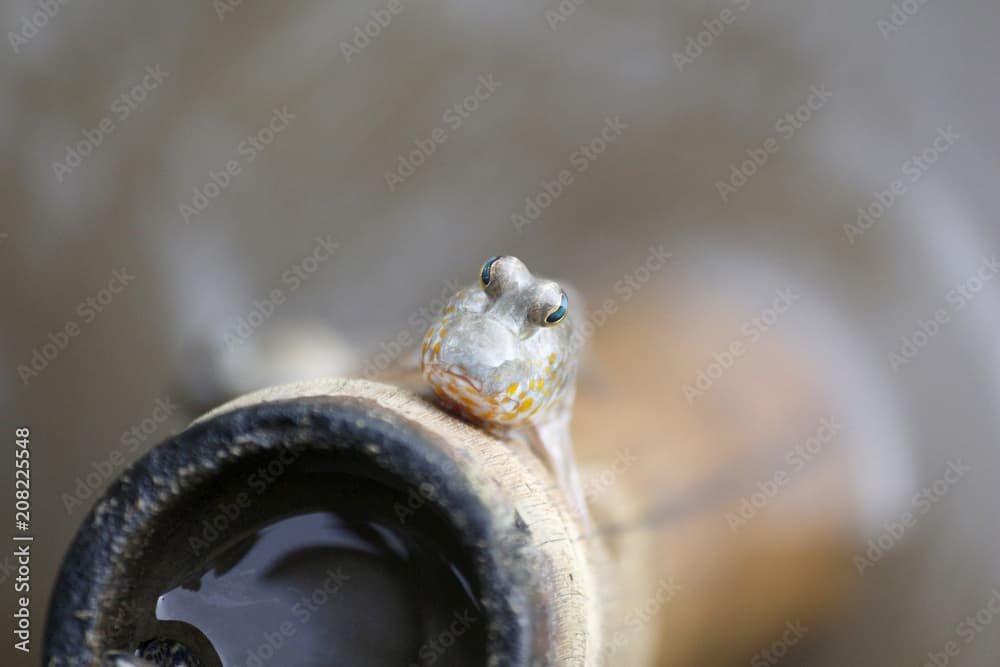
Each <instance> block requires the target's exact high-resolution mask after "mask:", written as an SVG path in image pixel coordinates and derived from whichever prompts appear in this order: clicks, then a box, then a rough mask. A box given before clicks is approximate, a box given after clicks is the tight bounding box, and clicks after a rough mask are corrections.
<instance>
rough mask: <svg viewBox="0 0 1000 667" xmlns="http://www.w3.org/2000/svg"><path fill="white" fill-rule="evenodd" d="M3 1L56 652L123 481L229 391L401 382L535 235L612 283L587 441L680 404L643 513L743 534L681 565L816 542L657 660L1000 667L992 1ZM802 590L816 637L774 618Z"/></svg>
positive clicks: (739, 591) (20, 341) (16, 280)
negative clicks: (72, 560) (426, 332)
mask: <svg viewBox="0 0 1000 667" xmlns="http://www.w3.org/2000/svg"><path fill="white" fill-rule="evenodd" d="M0 17H2V23H3V26H4V34H5V35H6V36H7V42H8V43H7V44H6V45H5V47H4V48H5V56H4V57H3V58H2V59H0V90H2V94H0V142H2V143H0V145H2V152H3V155H4V160H3V161H2V163H0V170H2V175H3V181H4V187H3V195H2V197H3V202H2V212H3V216H2V221H0V276H2V280H3V284H4V285H6V286H7V289H6V295H7V303H8V306H7V308H6V309H5V315H4V326H3V327H2V328H0V337H2V338H0V357H2V360H3V364H4V368H5V369H6V371H5V373H4V374H3V375H2V376H0V396H2V399H3V400H2V407H0V410H2V415H3V423H4V425H5V427H4V432H5V434H7V435H6V436H5V437H6V438H7V441H8V443H9V444H8V447H10V448H13V444H12V440H13V435H12V433H13V430H14V428H15V427H18V426H29V427H30V428H31V432H32V445H31V446H32V450H33V456H34V458H33V468H32V471H33V473H34V479H33V481H34V485H33V502H34V508H33V530H34V532H35V535H36V542H35V553H36V556H35V560H34V562H33V568H34V569H33V573H32V576H33V582H32V585H33V589H32V594H33V597H32V600H33V603H32V604H33V605H34V607H33V608H34V613H35V622H36V634H35V636H34V641H35V642H36V647H37V650H40V645H39V644H38V643H39V642H40V639H41V634H40V631H41V627H42V625H41V624H42V622H43V621H44V606H45V604H46V602H47V599H48V596H49V595H50V593H51V585H52V584H51V582H52V580H53V578H54V576H55V573H56V570H57V568H58V564H59V560H60V558H61V556H62V554H63V552H64V550H65V549H66V547H67V545H68V544H69V541H70V540H71V538H72V535H73V533H74V531H75V530H76V528H77V526H78V525H79V523H80V521H82V519H83V517H84V516H85V515H86V512H87V511H88V509H89V508H90V506H91V505H92V503H93V502H94V499H95V498H96V497H97V496H98V495H99V493H100V491H101V490H102V489H103V488H104V487H105V486H106V485H107V484H108V482H109V481H110V480H111V479H112V477H113V475H116V474H117V473H118V472H119V471H120V470H121V468H122V467H123V466H124V465H126V464H127V463H128V462H130V461H132V460H134V459H135V458H136V457H138V456H140V455H141V454H142V453H143V452H145V451H147V450H148V449H149V448H150V447H152V446H153V445H155V443H156V442H159V441H161V440H163V439H164V438H166V437H168V436H169V435H170V434H172V433H174V432H176V431H177V430H179V429H180V428H183V426H184V424H185V423H186V422H187V421H188V420H190V419H191V418H192V417H193V416H195V415H196V414H198V413H199V412H200V411H202V410H204V409H206V408H208V407H211V405H213V404H215V403H217V402H219V401H221V400H224V399H226V398H228V397H230V396H231V395H233V394H234V393H239V392H242V391H244V390H249V389H252V388H256V387H259V386H263V385H267V384H271V383H274V382H278V381H285V380H288V379H294V378H300V377H304V376H306V375H310V374H326V373H332V374H345V373H349V374H355V375H367V376H374V375H376V374H377V373H378V372H379V371H381V370H384V369H385V368H387V367H389V366H391V365H393V364H394V363H396V362H398V361H400V360H405V358H406V356H407V352H408V351H411V350H412V349H413V348H414V347H416V346H417V345H418V344H419V339H420V337H421V336H422V334H423V329H424V327H425V326H426V323H427V322H428V321H429V319H428V318H430V317H431V316H432V315H430V313H432V312H433V311H434V309H435V308H440V303H441V299H442V298H445V297H446V296H447V295H449V294H450V293H451V292H453V291H454V289H455V286H456V285H464V284H465V283H469V282H472V281H474V280H475V277H476V272H477V271H478V269H479V267H480V265H481V263H482V261H483V260H484V259H485V258H487V257H489V256H491V255H496V254H514V255H517V256H519V257H521V258H522V259H523V260H525V262H526V263H527V264H528V265H529V267H531V268H532V270H534V271H536V272H538V273H541V274H544V275H548V276H552V277H555V278H559V279H562V280H565V281H567V282H571V283H573V284H574V285H576V286H577V287H578V288H579V289H580V290H581V291H582V293H583V294H584V295H586V297H587V300H588V306H589V307H590V321H591V323H592V325H593V326H592V328H593V330H594V333H593V340H594V347H595V349H596V350H597V352H596V353H595V355H594V358H595V359H596V360H597V361H595V362H593V363H592V364H591V365H590V366H589V367H588V370H586V371H585V373H584V375H583V376H581V381H580V384H581V386H580V395H581V398H580V400H581V408H580V410H578V414H582V415H583V416H582V417H580V419H581V420H582V423H591V422H593V423H598V424H603V425H604V428H605V429H606V430H607V431H608V433H609V435H608V437H609V438H610V437H614V433H615V429H616V428H618V426H620V424H621V421H620V420H622V419H624V418H625V417H624V415H625V414H630V413H627V410H629V408H630V407H631V408H635V406H637V405H641V406H644V407H643V409H642V410H639V411H638V418H639V419H642V418H643V417H644V416H649V415H651V414H653V413H656V414H657V415H658V416H657V420H660V419H661V417H662V416H663V415H670V417H671V418H670V419H662V421H657V422H656V425H655V428H654V427H650V429H649V430H648V431H647V432H646V434H647V435H646V436H643V437H646V438H647V442H646V445H647V446H649V447H654V448H656V449H657V451H658V452H660V455H661V456H662V461H663V463H662V465H661V466H659V467H656V468H655V469H654V470H653V471H652V473H651V472H650V470H646V471H645V472H644V473H643V474H647V475H649V474H662V475H663V476H670V475H673V476H674V477H672V478H671V479H675V481H676V477H677V475H678V474H679V473H678V471H679V470H683V471H687V473H686V481H684V482H683V483H682V482H681V481H676V485H672V484H673V483H672V484H666V485H661V486H660V487H655V485H651V486H650V487H649V488H660V489H661V492H658V493H648V494H646V496H645V500H646V501H648V505H647V506H646V507H645V508H644V510H643V513H642V516H646V517H647V518H648V520H649V522H652V523H651V524H650V525H655V527H656V530H662V531H670V530H672V529H673V528H672V527H673V526H676V525H677V524H678V521H680V520H681V519H678V516H680V517H683V516H684V514H685V513H696V512H700V513H701V514H702V515H703V516H705V517H708V518H707V519H706V520H707V521H709V522H711V523H712V525H713V526H714V528H713V530H716V531H717V534H718V535H720V536H722V537H721V538H720V539H717V540H714V541H712V542H711V546H710V547H708V546H706V545H705V543H702V542H700V541H689V542H687V544H690V545H694V546H691V551H690V555H691V559H690V563H689V564H688V565H687V566H686V567H690V568H692V571H694V570H697V567H696V563H697V562H698V561H702V562H704V560H705V559H708V560H712V559H713V558H717V557H719V556H718V555H719V554H721V553H729V552H731V550H732V549H733V548H735V547H733V546H732V544H731V543H732V542H735V541H738V542H739V543H740V544H741V545H744V546H745V544H747V541H748V540H749V541H752V540H766V543H767V545H768V549H767V550H765V551H763V552H760V553H764V554H766V555H764V556H760V555H759V554H758V555H756V556H747V558H746V559H741V563H742V564H743V567H747V565H746V564H747V563H751V564H752V568H756V567H759V568H761V569H762V570H763V571H766V572H769V573H771V574H772V575H774V573H775V568H776V565H775V564H776V563H783V564H784V563H786V562H787V560H782V559H783V558H785V557H786V556H787V554H789V553H792V554H797V555H795V556H794V557H793V558H792V560H794V562H795V564H796V565H797V566H800V567H801V568H802V572H803V574H802V575H801V576H797V577H794V578H792V576H791V575H787V577H785V578H782V577H781V576H772V578H769V579H768V578H765V580H766V581H768V582H769V583H768V589H767V590H765V591H764V592H760V591H756V592H748V590H747V589H746V588H744V587H743V585H744V584H745V583H746V582H747V581H751V582H752V581H754V580H755V575H754V570H753V569H752V568H751V569H750V570H734V571H737V573H738V574H736V575H732V576H730V577H729V578H726V579H724V581H725V586H722V587H721V588H720V587H718V586H716V589H715V592H714V595H713V597H711V598H710V599H709V602H705V599H704V598H701V599H700V604H702V605H707V610H706V611H704V613H701V612H699V613H698V614H694V612H692V613H691V614H689V615H688V617H687V618H688V623H689V625H690V627H697V628H698V631H697V632H695V631H692V632H691V633H687V634H686V635H685V636H688V639H686V640H684V641H686V642H688V643H693V644H694V645H693V646H689V647H687V648H685V650H684V653H683V656H684V657H683V659H684V660H686V661H687V662H685V663H682V662H679V661H680V660H681V658H676V659H675V658H671V657H669V656H668V657H664V658H663V660H664V662H663V663H662V664H720V665H721V664H746V663H751V664H753V665H755V666H756V665H762V664H777V661H778V660H779V659H780V660H781V661H782V662H783V663H784V664H789V665H791V664H804V665H820V666H822V665H839V664H853V665H885V664H900V665H902V664H912V665H920V664H939V665H943V664H952V665H954V664H958V665H988V664H995V658H996V655H997V654H998V652H1000V639H998V637H1000V633H998V632H997V628H996V627H993V628H991V627H990V623H991V622H992V621H993V616H994V614H995V613H996V612H995V611H988V612H984V611H983V610H989V605H990V604H991V599H992V600H993V601H994V602H993V604H994V608H995V609H1000V607H997V606H996V599H997V598H996V592H995V591H996V590H1000V588H998V587H1000V534H998V530H997V523H996V518H995V508H996V506H997V503H998V502H1000V495H998V494H1000V490H998V487H997V484H996V479H997V474H998V472H1000V471H998V464H1000V450H998V443H997V439H996V436H997V433H998V432H1000V429H998V424H997V421H998V415H1000V411H998V410H997V407H998V400H1000V346H998V342H1000V336H998V333H1000V280H997V278H998V275H997V274H998V271H1000V265H998V264H997V254H996V253H997V250H998V247H1000V225H998V222H997V214H998V212H1000V206H998V199H997V179H998V176H1000V163H998V160H997V149H998V146H1000V133H998V132H997V130H996V128H995V127H994V125H995V123H996V118H997V102H998V99H997V90H998V84H1000V70H998V69H997V67H996V63H997V60H998V58H1000V44H998V42H997V40H996V38H995V37H996V30H997V28H998V27H1000V6H998V5H997V4H996V3H994V2H989V1H988V0H963V2H957V3H935V2H929V3H922V2H918V1H917V0H905V1H902V2H895V3H890V2H887V1H884V0H883V1H879V2H874V3H871V2H858V1H850V2H840V3H819V2H805V3H801V2H800V3H794V2H788V1H787V0H786V1H785V2H778V3H773V2H768V3H764V2H760V1H759V0H735V1H733V2H711V3H694V2H670V3H657V2H646V1H632V0H625V1H622V2H616V3H607V2H605V3H600V2H594V1H593V0H561V2H557V0H547V1H546V2H543V3H521V2H513V3H487V2H481V1H477V0H466V1H465V2H446V3H445V2H442V3H430V4H427V3H411V2H410V1H409V0H391V1H388V2H387V1H382V0H376V1H374V2H356V1H346V2H336V3H315V2H302V1H296V2H289V3H280V4H273V3H272V4H266V3H258V2H249V1H242V0H215V1H214V2H210V1H209V0H202V1H201V2H183V1H182V2H172V3H166V4H164V5H147V6H142V7H136V6H134V5H132V4H130V3H125V2H116V1H112V2H101V3H97V2H91V1H88V0H73V1H72V2H59V1H56V0H53V2H52V3H51V4H46V3H44V2H35V1H31V0H12V1H10V2H7V3H4V4H3V6H2V8H0ZM991 119H992V120H991ZM608 304H610V306H609V305H608ZM636 387H642V388H643V391H642V392H641V401H642V402H641V403H637V402H636V401H639V400H640V398H635V400H633V398H632V397H633V394H630V393H629V392H630V391H632V392H634V391H635V390H636ZM609 405H611V406H614V409H606V410H603V411H602V412H598V411H599V410H601V409H602V408H601V406H609ZM630 418H631V417H630ZM822 419H827V420H833V422H832V423H833V424H834V426H833V428H832V429H831V428H829V423H830V422H827V427H826V430H824V427H823V423H824V422H822V421H821V420H822ZM796 447H799V449H798V450H796ZM802 448H805V451H806V452H807V453H808V456H805V455H803V449H802ZM584 450H585V451H586V452H587V453H588V454H587V456H581V458H584V459H589V460H591V461H593V462H596V463H597V464H600V463H601V462H602V461H612V460H614V458H615V452H614V451H613V450H612V449H608V448H605V449H602V446H601V443H599V442H598V443H591V444H590V445H588V446H587V447H585V448H584ZM743 450H752V451H761V452H765V451H770V452H775V457H776V458H774V459H769V460H771V461H772V462H771V464H766V463H765V464H762V466H760V467H748V466H745V465H743V463H742V462H743V459H742V458H740V457H739V456H737V455H736V453H737V452H741V451H743ZM793 452H797V453H796V454H793ZM820 454H822V456H820ZM829 454H832V455H830V456H828V455H829ZM9 456H10V458H8V455H5V457H4V463H3V465H4V469H5V470H9V469H10V468H8V461H13V454H9ZM765 458H766V457H765ZM585 463H586V461H585ZM599 467H600V466H599V465H598V468H599ZM801 470H806V471H807V473H808V475H800V474H799V471H801ZM692 471H695V472H692ZM636 472H637V471H632V473H636ZM632 473H630V474H632ZM814 473H815V475H817V476H818V477H819V478H821V479H818V478H817V477H813V475H814ZM782 474H783V475H784V476H781V477H776V475H782ZM4 477H5V478H4V480H3V483H2V484H3V488H4V489H5V491H4V497H11V493H12V491H11V489H12V480H11V479H10V478H11V477H12V475H10V474H7V475H5V476H4ZM786 477H787V478H790V481H789V480H788V479H786ZM599 479H600V478H599V477H598V480H599ZM625 479H626V481H627V480H628V479H631V478H629V477H627V476H626V477H625ZM720 479H721V480H723V481H724V482H725V483H724V484H723V485H722V486H723V490H722V491H721V492H719V491H718V490H716V491H712V492H710V493H703V492H702V491H699V489H704V488H708V487H707V486H706V484H707V485H709V486H711V484H712V480H716V481H718V480H720ZM782 480H784V481H782ZM637 483H638V482H637ZM593 488H594V489H597V491H600V488H601V487H599V486H598V487H593ZM643 488H646V487H643ZM673 490H676V491H677V493H676V494H674V495H671V493H672V491H673ZM597 491H595V493H596V492H597ZM720 493H721V494H722V495H721V496H720ZM755 494H756V495H755ZM720 498H721V500H720ZM679 499H685V500H683V501H682V500H679ZM744 501H746V502H744ZM664 508H666V509H664ZM741 512H742V513H741ZM740 521H744V522H747V525H754V526H760V527H763V526H765V525H767V526H769V528H768V529H767V530H764V529H763V528H761V529H760V530H759V531H758V532H757V533H756V534H755V533H753V532H752V531H751V532H747V531H744V530H743V524H741V523H740ZM681 550H683V548H681ZM739 553H743V552H739ZM754 553H757V552H754ZM816 554H820V555H816ZM755 558H756V559H758V560H754V559H755ZM683 567H685V566H684V565H683V564H680V563H679V564H678V568H680V569H679V570H678V572H679V573H680V574H683V572H682V569H683ZM778 569H780V570H784V571H786V572H787V571H790V570H785V565H781V567H780V568H778ZM679 576H680V575H679ZM0 578H3V579H5V580H6V581H7V583H5V585H4V591H5V592H4V594H3V595H4V599H11V600H12V599H13V593H12V592H11V590H10V586H9V584H10V572H9V566H8V568H5V569H4V570H3V571H2V572H0ZM681 578H682V579H683V577H681ZM716 583H718V582H716ZM653 588H655V586H654V585H653V584H651V589H653ZM689 590H695V591H697V590H699V586H698V585H696V584H690V586H689ZM772 597H774V598H778V597H780V598H781V599H782V600H783V602H782V603H781V606H780V613H776V614H771V615H772V616H775V618H778V619H779V620H780V621H781V622H777V623H770V622H768V623H766V624H764V625H763V627H762V628H761V630H760V632H758V633H750V634H747V633H746V632H745V626H754V624H755V620H754V619H756V618H758V617H760V618H763V617H766V616H768V614H767V608H768V604H769V603H770V602H769V601H771V600H772ZM683 603H684V599H679V600H678V601H676V603H675V604H674V606H672V607H671V608H670V609H671V612H670V613H671V614H674V615H676V618H678V619H681V618H683V617H685V612H684V609H683ZM692 604H694V603H692ZM774 604H777V602H775V603H774ZM977 614H978V620H976V621H975V623H974V625H970V624H969V622H968V620H967V619H968V618H970V617H971V618H973V619H976V618H977ZM786 621H787V622H788V623H793V624H794V623H795V622H797V621H801V622H802V623H805V624H807V625H808V627H809V631H808V632H806V633H804V636H803V637H802V638H801V640H800V639H798V638H796V637H797V636H798V635H797V634H796V633H792V634H791V635H789V634H788V633H786V632H784V630H783V628H784V627H785V625H784V624H785V622H786ZM987 621H988V622H987ZM8 623H10V621H8ZM963 623H964V625H963ZM664 627H665V628H667V629H666V630H664V632H665V633H667V635H668V636H669V633H670V632H671V630H670V627H674V628H677V627H688V626H686V625H685V624H684V622H683V621H682V620H677V621H676V624H675V625H673V626H671V625H670V623H666V622H665V623H664ZM998 627H1000V626H998ZM799 634H801V633H799ZM8 636H9V635H8ZM737 636H738V637H742V639H740V640H736V639H733V644H734V645H735V646H738V647H739V651H738V652H737V654H736V655H735V656H733V655H727V656H715V655H714V653H712V651H710V650H708V645H710V644H719V643H722V644H724V643H726V642H727V641H728V639H729V638H731V637H737ZM789 637H791V638H792V639H789ZM678 641H680V640H678ZM949 642H954V643H955V646H956V647H957V649H958V650H957V653H954V654H953V655H947V656H945V657H946V662H941V660H944V659H945V658H942V657H941V654H942V652H946V647H947V646H949ZM772 648H774V649H775V652H771V653H762V651H768V650H770V649H772ZM778 649H782V650H781V651H780V656H781V657H780V658H779V657H778V654H779V652H778ZM4 650H5V651H9V650H10V647H9V645H8V643H5V646H4ZM37 655H38V654H37V653H33V655H32V659H35V660H37V659H38V658H37ZM678 655H680V654H678ZM13 659H16V660H22V661H23V660H24V657H23V656H21V655H20V654H16V655H14V658H12V660H13ZM772 659H773V660H772ZM934 660H937V662H934ZM15 664H22V663H21V662H16V663H15ZM23 664H34V663H33V662H30V661H29V662H24V663H23ZM611 664H614V662H613V660H612V662H611Z"/></svg>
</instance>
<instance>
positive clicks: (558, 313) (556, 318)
mask: <svg viewBox="0 0 1000 667" xmlns="http://www.w3.org/2000/svg"><path fill="white" fill-rule="evenodd" d="M568 308H569V298H568V297H567V296H566V292H565V291H563V293H562V299H561V300H560V302H559V305H558V306H556V307H555V308H553V309H552V310H551V311H550V312H549V314H548V315H546V316H545V326H547V327H552V326H555V325H557V324H559V323H560V322H562V321H563V320H565V319H566V313H567V309H568Z"/></svg>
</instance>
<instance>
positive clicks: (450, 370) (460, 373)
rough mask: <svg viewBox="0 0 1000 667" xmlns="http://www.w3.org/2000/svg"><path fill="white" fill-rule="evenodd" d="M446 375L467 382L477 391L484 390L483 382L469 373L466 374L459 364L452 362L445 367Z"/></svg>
mask: <svg viewBox="0 0 1000 667" xmlns="http://www.w3.org/2000/svg"><path fill="white" fill-rule="evenodd" d="M444 372H445V375H447V376H448V377H450V378H453V379H455V380H457V381H458V382H462V383H465V384H466V385H468V386H469V387H470V388H471V389H473V390H474V391H475V392H476V393H479V394H481V393H482V391H483V383H482V382H478V381H476V380H473V379H472V378H470V377H469V376H468V375H466V374H465V372H464V369H463V368H462V367H461V366H458V365H457V364H452V365H451V366H448V367H447V368H445V369H444Z"/></svg>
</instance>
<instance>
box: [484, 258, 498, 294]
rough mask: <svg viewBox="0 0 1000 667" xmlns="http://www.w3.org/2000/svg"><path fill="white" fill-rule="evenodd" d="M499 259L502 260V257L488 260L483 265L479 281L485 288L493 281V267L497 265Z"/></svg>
mask: <svg viewBox="0 0 1000 667" xmlns="http://www.w3.org/2000/svg"><path fill="white" fill-rule="evenodd" d="M498 259H500V256H497V257H490V258H489V259H488V260H486V263H485V264H483V270H482V271H480V272H479V279H480V280H481V281H482V282H483V287H486V286H487V285H489V284H490V281H491V280H492V279H493V265H494V264H496V263H497V260H498Z"/></svg>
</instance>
